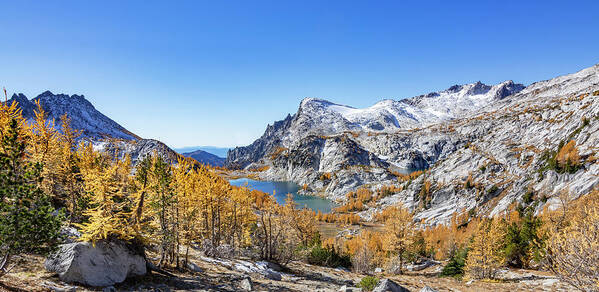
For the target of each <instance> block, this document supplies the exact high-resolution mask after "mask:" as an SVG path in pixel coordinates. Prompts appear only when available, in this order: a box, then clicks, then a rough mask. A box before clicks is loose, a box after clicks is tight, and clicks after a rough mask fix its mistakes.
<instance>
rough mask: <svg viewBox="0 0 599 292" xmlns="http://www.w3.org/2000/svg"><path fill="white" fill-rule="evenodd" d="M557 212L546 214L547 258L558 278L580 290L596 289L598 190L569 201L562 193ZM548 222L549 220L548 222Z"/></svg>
mask: <svg viewBox="0 0 599 292" xmlns="http://www.w3.org/2000/svg"><path fill="white" fill-rule="evenodd" d="M560 197H561V198H560V199H561V203H562V206H561V208H560V209H558V210H556V211H553V212H547V214H546V216H545V218H546V221H545V222H546V224H547V225H548V226H549V227H548V228H549V230H548V232H549V236H548V242H547V259H548V263H549V268H550V269H551V270H552V271H553V272H555V273H556V274H557V276H558V277H559V278H560V279H561V280H563V281H565V282H568V283H570V284H571V285H573V286H574V287H576V288H578V289H580V290H581V291H597V290H599V287H598V286H597V283H599V270H598V269H597V267H599V252H598V251H599V189H595V190H593V191H592V192H591V193H590V194H588V195H586V196H585V197H583V198H581V199H579V200H577V201H574V202H571V201H570V200H569V198H568V196H567V193H563V194H562V196H560ZM550 219H551V220H550Z"/></svg>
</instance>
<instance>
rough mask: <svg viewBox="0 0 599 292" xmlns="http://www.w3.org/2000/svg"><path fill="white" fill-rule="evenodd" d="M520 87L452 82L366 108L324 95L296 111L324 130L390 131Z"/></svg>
mask: <svg viewBox="0 0 599 292" xmlns="http://www.w3.org/2000/svg"><path fill="white" fill-rule="evenodd" d="M522 89H524V85H522V84H515V83H514V82H513V81H505V82H502V83H500V84H497V85H494V86H489V85H486V84H483V83H481V82H475V83H470V84H465V85H454V86H452V87H450V88H449V89H447V90H443V91H439V92H432V93H429V94H426V95H420V96H416V97H413V98H409V99H403V100H398V101H397V100H390V99H386V100H382V101H380V102H377V103H376V104H374V105H372V106H370V107H367V108H354V107H351V106H346V105H340V104H336V103H332V102H330V101H327V100H323V99H318V98H305V99H304V100H302V102H301V103H300V109H299V111H298V113H300V114H302V115H308V116H309V118H310V120H311V121H312V122H313V123H312V124H313V125H314V126H317V127H319V128H320V129H321V130H322V132H323V133H324V134H331V133H335V132H339V131H344V130H351V131H355V130H358V131H359V130H362V131H375V132H377V131H379V132H380V131H393V130H397V129H400V128H404V129H405V128H413V127H421V126H425V125H429V124H432V123H437V122H440V121H444V120H448V119H453V118H456V117H459V116H460V115H462V114H464V113H466V112H470V111H473V110H476V109H479V108H481V107H483V106H486V105H488V104H490V103H492V102H493V101H496V100H500V99H503V98H505V97H506V96H509V95H512V94H515V93H518V92H520V91H521V90H522ZM316 124H319V125H316Z"/></svg>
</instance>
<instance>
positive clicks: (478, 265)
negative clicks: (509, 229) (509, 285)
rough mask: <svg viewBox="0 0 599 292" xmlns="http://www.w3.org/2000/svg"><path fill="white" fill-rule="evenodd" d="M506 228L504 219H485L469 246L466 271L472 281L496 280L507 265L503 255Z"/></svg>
mask: <svg viewBox="0 0 599 292" xmlns="http://www.w3.org/2000/svg"><path fill="white" fill-rule="evenodd" d="M505 232H506V226H505V222H504V221H503V220H502V219H499V218H497V219H483V220H482V222H481V223H480V224H479V226H478V230H477V232H476V234H475V235H474V238H473V239H472V243H471V244H470V246H469V251H468V257H467V258H466V266H465V267H464V270H465V272H466V275H467V276H468V277H469V278H471V279H494V278H495V276H496V274H497V271H498V270H499V268H500V267H502V266H503V265H504V264H505V258H504V256H503V254H502V248H503V238H504V236H505Z"/></svg>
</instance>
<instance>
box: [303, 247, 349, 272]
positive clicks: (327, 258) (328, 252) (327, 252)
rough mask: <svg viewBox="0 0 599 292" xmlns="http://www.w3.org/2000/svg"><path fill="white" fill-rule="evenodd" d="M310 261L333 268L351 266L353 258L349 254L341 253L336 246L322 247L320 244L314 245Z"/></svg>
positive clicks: (309, 257) (312, 263)
mask: <svg viewBox="0 0 599 292" xmlns="http://www.w3.org/2000/svg"><path fill="white" fill-rule="evenodd" d="M308 263H309V264H311V265H317V266H323V267H331V268H338V267H344V268H351V260H350V258H349V256H348V255H342V254H339V253H338V252H337V251H336V250H335V247H334V246H331V247H328V246H327V247H322V246H321V245H320V244H317V245H315V246H313V247H312V249H311V250H310V253H309V254H308Z"/></svg>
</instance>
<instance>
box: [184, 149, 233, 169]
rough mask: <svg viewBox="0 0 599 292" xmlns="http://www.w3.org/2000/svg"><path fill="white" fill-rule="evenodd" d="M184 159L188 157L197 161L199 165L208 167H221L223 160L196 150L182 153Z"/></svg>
mask: <svg viewBox="0 0 599 292" xmlns="http://www.w3.org/2000/svg"><path fill="white" fill-rule="evenodd" d="M181 155H183V156H185V157H190V158H193V159H195V160H197V161H198V162H199V163H202V164H206V165H210V166H223V165H224V164H225V159H224V158H222V157H218V156H216V155H214V154H212V153H208V152H206V151H204V150H196V151H192V152H186V153H182V154H181Z"/></svg>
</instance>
